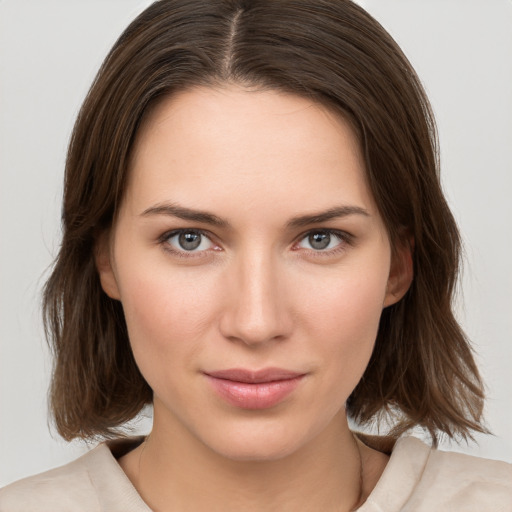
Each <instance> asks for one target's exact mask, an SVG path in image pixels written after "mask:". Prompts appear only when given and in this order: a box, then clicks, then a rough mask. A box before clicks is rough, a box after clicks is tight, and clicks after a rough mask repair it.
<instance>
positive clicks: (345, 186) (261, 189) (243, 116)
mask: <svg viewBox="0 0 512 512" xmlns="http://www.w3.org/2000/svg"><path fill="white" fill-rule="evenodd" d="M237 197H238V198H240V204H239V206H240V207H247V205H248V204H251V203H252V204H253V205H254V206H255V207H258V208H260V209H261V208H266V207H271V206H275V202H276V201H278V202H279V203H281V204H283V206H284V205H288V206H290V207H292V208H298V206H299V205H301V204H302V206H303V207H304V206H306V207H307V208H311V209H322V208H324V207H325V206H326V205H327V203H334V204H336V205H338V204H342V203H344V202H348V203H353V202H354V201H355V202H362V203H365V204H364V206H365V207H366V208H367V209H368V208H369V209H373V208H374V206H373V201H372V198H371V196H370V193H369V190H368V187H367V184H366V178H365V172H364V162H363V159H362V156H361V151H360V148H359V143H358V140H357V138H356V136H355V134H354V132H353V130H352V129H351V127H350V125H349V123H347V122H346V121H344V120H343V119H342V118H341V116H339V115H336V114H334V113H333V112H332V111H331V110H329V109H328V108H326V107H325V106H323V105H321V104H320V103H317V102H314V101H311V100H308V99H305V98H302V97H300V96H296V95H293V94H287V93H282V92H278V91H261V90H256V91H255V90H247V89H243V88H240V87H235V86H229V87H228V86H226V87H223V88H193V89H189V90H185V91H182V92H180V93H178V94H175V95H173V96H170V97H168V98H166V99H165V100H163V101H162V102H160V103H159V104H158V105H157V106H156V107H155V108H154V109H153V110H152V111H151V113H150V114H149V115H148V116H147V118H146V119H145V122H144V123H143V125H142V127H141V129H140V131H139V133H138V136H137V139H136V143H135V147H134V153H133V157H132V161H131V169H130V180H129V185H128V190H127V199H128V202H131V203H132V204H134V206H135V204H136V206H137V207H138V208H143V207H144V206H145V205H146V206H147V205H149V204H150V203H153V204H155V203H157V202H159V201H160V202H161V201H169V200H180V201H181V200H183V199H186V200H187V201H192V202H194V201H200V202H201V204H200V205H193V206H198V207H201V208H209V209H212V208H213V207H215V209H219V208H221V207H222V205H223V204H224V203H226V204H227V202H229V204H230V205H231V206H232V207H235V206H236V201H235V199H236V198H237ZM228 200H229V201H228Z"/></svg>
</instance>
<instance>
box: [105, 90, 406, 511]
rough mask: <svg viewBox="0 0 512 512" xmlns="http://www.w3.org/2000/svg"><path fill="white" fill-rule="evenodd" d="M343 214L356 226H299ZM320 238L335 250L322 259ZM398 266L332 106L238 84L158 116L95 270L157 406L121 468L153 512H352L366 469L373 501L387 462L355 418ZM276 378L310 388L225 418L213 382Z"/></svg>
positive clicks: (355, 152)
mask: <svg viewBox="0 0 512 512" xmlns="http://www.w3.org/2000/svg"><path fill="white" fill-rule="evenodd" d="M169 205H173V206H176V205H179V206H180V207H185V208H188V209H193V210H200V211H202V212H208V213H210V214H213V215H215V216H216V217H218V218H219V219H222V221H224V223H225V225H212V224H210V223H207V222H204V219H203V220H201V219H199V220H184V219H182V218H179V217H177V216H175V215H173V214H172V212H171V211H169V209H167V210H165V208H162V207H165V206H169ZM337 207H350V208H352V209H353V210H355V209H359V210H360V212H357V211H356V212H353V213H349V214H346V215H341V216H337V217H335V218H332V219H329V220H325V221H323V222H314V221H311V219H310V222H309V223H307V224H304V225H301V226H290V221H291V219H294V218H296V217H300V216H304V215H313V214H317V213H319V212H325V211H327V210H329V209H332V208H337ZM144 212H145V213H144ZM177 229H184V230H187V229H188V230H190V229H192V230H196V231H201V232H203V233H204V234H205V236H204V238H202V242H201V246H200V247H199V248H198V249H196V250H195V251H189V252H187V251H185V250H184V249H183V248H181V247H180V245H179V240H178V237H177V236H174V235H173V234H172V231H173V230H177ZM326 230H336V231H337V232H339V236H336V235H334V234H331V235H330V237H331V238H330V240H331V241H330V244H329V247H328V248H327V249H325V250H324V249H321V250H319V249H318V248H316V246H315V247H313V246H312V245H311V241H310V238H309V235H310V234H311V233H318V232H319V231H320V232H325V231H326ZM170 232H171V234H169V233H170ZM396 252H397V256H396V257H395V258H394V259H393V260H392V258H391V247H390V243H389V239H388V235H387V231H386V229H385V226H384V224H383V221H382V219H381V216H380V215H379V212H378V210H377V208H376V206H375V203H374V200H373V198H372V196H371V193H370V191H369V188H368V186H367V183H366V179H365V170H364V162H363V159H362V156H361V152H360V148H359V145H358V142H357V140H356V138H355V135H354V133H353V131H352V130H351V128H350V127H349V125H348V124H347V123H346V122H344V121H343V120H342V119H340V117H339V116H336V115H334V114H333V113H331V112H330V111H329V110H327V109H326V108H324V107H323V106H321V105H319V104H316V103H313V102H311V101H309V100H306V99H304V98H300V97H298V96H294V95H289V94H284V93H279V92H276V91H254V90H252V91H249V90H246V89H243V88H241V87H237V86H233V85H229V86H225V87H222V88H221V87H219V88H194V89H190V90H187V91H183V92H181V93H178V94H175V95H173V96H172V97H170V98H167V99H165V100H164V101H163V102H162V103H160V104H159V105H158V106H157V107H156V108H155V109H154V110H153V111H152V112H151V114H150V115H149V117H148V118H147V119H146V120H145V123H144V124H143V126H142V127H141V129H140V131H139V133H138V136H137V140H136V145H135V151H134V154H133V158H132V162H131V169H130V179H129V183H128V186H127V190H126V193H125V197H124V199H123V202H122V204H121V208H120V211H119V214H118V216H117V218H116V221H115V224H114V226H113V229H112V231H111V233H109V236H105V237H104V238H103V239H102V241H101V242H100V244H99V248H98V251H97V253H98V255H97V267H98V271H99V274H100V278H101V282H102V286H103V289H104V290H105V292H106V293H107V294H108V295H109V296H110V297H112V298H115V299H118V300H120V301H121V302H122V305H123V308H124V311H125V316H126V321H127V325H128V331H129V336H130V341H131V345H132V349H133V353H134V356H135V359H136V361H137V364H138V366H139V368H140V370H141V372H142V374H143V376H144V377H145V379H146V380H147V382H148V383H149V385H150V386H151V388H152V389H153V391H154V425H153V430H152V433H151V435H150V437H149V439H148V441H147V442H146V443H144V444H143V445H142V446H141V447H139V448H137V449H135V450H133V451H132V452H130V453H128V454H127V455H125V456H124V457H123V458H122V459H120V461H119V462H120V464H121V467H122V468H123V469H124V470H125V472H126V474H127V475H128V477H129V478H130V479H131V481H132V482H133V484H134V485H135V487H136V488H137V490H138V491H139V493H140V494H141V496H142V497H143V499H144V500H145V501H146V502H147V503H148V505H149V506H150V507H151V508H152V509H153V510H155V511H164V510H180V511H185V510H190V511H192V510H193V511H201V510H208V511H216V510H219V511H221V510H222V511H223V512H226V511H230V510H237V511H239V510H245V511H252V510H267V511H273V510H294V511H309V510H311V511H313V510H315V511H318V510H323V511H330V510H336V511H340V510H350V509H351V508H352V507H353V506H354V504H356V503H357V501H358V499H359V497H360V470H361V463H360V456H361V457H362V462H363V477H364V478H363V481H364V491H363V499H364V498H365V497H366V496H367V495H368V494H369V492H371V490H372V488H373V486H374V485H375V483H376V481H377V480H378V478H379V476H380V474H381V473H382V471H383V469H384V467H385V464H386V460H387V458H386V457H385V456H384V455H383V454H380V453H378V452H375V451H373V450H371V449H369V448H367V447H366V446H364V445H360V446H359V448H358V444H357V442H356V441H355V439H354V437H353V435H352V434H351V432H350V430H349V428H348V425H347V420H346V411H345V402H346V400H347V398H348V396H349V395H350V393H351V392H352V390H353V389H354V388H355V386H356V385H357V383H358V381H359V380H360V378H361V376H362V374H363V373H364V370H365V368H366V366H367V364H368V361H369V359H370V356H371V353H372V349H373V346H374V341H375V337H376V333H377V328H378V322H379V318H380V315H381V312H382V309H383V308H384V307H386V306H388V305H390V304H393V303H395V302H396V301H398V300H399V299H400V298H401V297H402V296H403V294H404V293H405V292H406V290H407V288H408V287H409V284H410V281H411V279H412V270H411V265H410V255H409V254H408V249H406V248H401V249H399V250H397V251H396ZM267 367H279V368H284V369H287V370H292V371H297V372H300V373H301V374H305V376H304V377H303V378H302V379H301V381H300V383H299V385H298V387H297V388H296V389H295V390H294V391H293V392H292V393H291V394H290V395H289V396H287V397H286V398H285V399H284V400H283V401H282V402H280V403H279V404H277V405H276V406H273V407H270V408H267V409H263V410H247V409H241V408H239V407H236V406H233V405H231V404H229V403H227V402H226V401H225V400H224V399H223V398H221V397H220V396H219V395H218V394H217V393H216V392H215V391H214V390H213V388H212V387H211V385H210V384H209V382H208V379H207V378H206V377H205V375H204V372H211V371H216V370H222V369H227V368H247V369H251V370H256V369H261V368H267Z"/></svg>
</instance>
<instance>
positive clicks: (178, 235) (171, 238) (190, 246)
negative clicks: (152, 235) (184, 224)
mask: <svg viewBox="0 0 512 512" xmlns="http://www.w3.org/2000/svg"><path fill="white" fill-rule="evenodd" d="M162 242H163V243H165V244H166V245H167V247H168V250H171V251H174V252H201V251H207V250H208V249H212V248H213V247H215V245H214V244H213V242H212V241H211V240H210V239H209V238H208V237H207V236H206V235H205V234H204V233H202V232H201V231H198V230H196V229H180V230H176V231H172V232H171V233H167V234H166V235H164V236H163V237H162Z"/></svg>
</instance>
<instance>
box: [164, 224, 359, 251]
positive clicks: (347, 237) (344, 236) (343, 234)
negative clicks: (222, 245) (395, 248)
mask: <svg viewBox="0 0 512 512" xmlns="http://www.w3.org/2000/svg"><path fill="white" fill-rule="evenodd" d="M187 231H192V232H197V233H199V234H201V235H202V236H205V237H206V238H208V240H209V241H210V242H211V243H212V244H218V242H217V241H216V240H215V239H216V238H217V237H216V236H215V235H214V234H213V233H211V232H209V231H208V230H204V229H201V228H177V229H171V230H169V231H166V232H165V233H163V234H162V235H161V236H160V237H159V238H158V241H159V242H161V243H163V242H165V241H167V240H169V239H170V238H172V237H174V236H176V235H178V234H180V233H184V232H187ZM319 232H322V233H329V234H331V235H334V236H336V237H338V238H340V240H341V241H343V242H347V243H349V242H350V241H351V240H352V239H353V238H354V235H352V234H351V233H348V232H347V231H344V230H340V229H333V228H322V227H318V228H313V229H308V230H306V231H303V232H302V233H301V234H299V235H298V236H296V237H295V239H294V241H293V242H292V245H295V244H297V243H298V242H300V241H302V240H304V238H306V237H307V236H309V235H311V234H312V233H319ZM176 250H177V251H180V249H176ZM183 252H187V251H184V250H183ZM190 252H193V251H190ZM198 252H203V251H198ZM315 252H321V251H315Z"/></svg>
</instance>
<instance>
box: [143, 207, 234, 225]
mask: <svg viewBox="0 0 512 512" xmlns="http://www.w3.org/2000/svg"><path fill="white" fill-rule="evenodd" d="M150 215H168V216H170V217H178V218H179V219H183V220H190V221H193V222H201V223H202V224H210V225H212V226H217V227H220V228H228V227H229V222H228V221H226V220H224V219H221V218H220V217H217V215H214V214H213V213H208V212H205V211H202V210H193V209H191V208H185V207H184V206H179V205H177V204H167V203H165V204H157V205H155V206H151V207H150V208H148V209H147V210H144V211H143V212H142V213H141V216H142V217H148V216H150Z"/></svg>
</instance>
